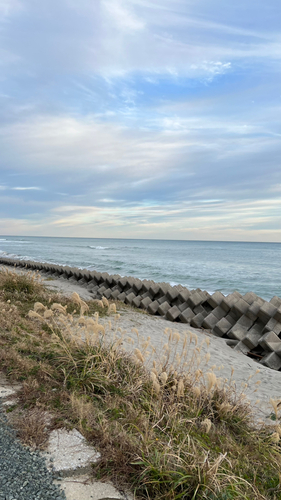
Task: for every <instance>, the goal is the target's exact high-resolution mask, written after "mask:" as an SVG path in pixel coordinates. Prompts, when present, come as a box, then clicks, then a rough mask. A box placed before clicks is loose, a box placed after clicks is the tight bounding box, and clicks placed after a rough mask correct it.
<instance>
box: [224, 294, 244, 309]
mask: <svg viewBox="0 0 281 500" xmlns="http://www.w3.org/2000/svg"><path fill="white" fill-rule="evenodd" d="M241 297H242V295H241V294H240V293H238V292H233V293H231V294H229V295H228V296H227V297H224V298H223V299H222V301H221V303H220V306H221V307H222V308H223V309H224V310H225V311H226V312H228V311H229V310H230V309H231V308H232V306H233V305H234V304H235V302H237V301H238V300H239V299H240V298H241Z"/></svg>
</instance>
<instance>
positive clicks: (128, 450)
mask: <svg viewBox="0 0 281 500" xmlns="http://www.w3.org/2000/svg"><path fill="white" fill-rule="evenodd" d="M2 278H3V279H2ZM25 279H27V278H25ZM28 279H32V278H31V277H29V278H28ZM9 280H10V281H11V276H9ZM12 281H14V280H12ZM3 283H4V284H3ZM27 290H29V288H28V287H26V288H23V290H22V291H20V290H19V287H17V288H16V290H15V292H14V295H13V293H12V292H11V291H10V290H8V291H7V287H6V281H5V280H4V277H3V276H0V302H1V303H0V308H1V310H2V315H1V319H0V362H1V366H2V369H3V370H4V371H5V372H6V374H7V375H8V376H9V377H10V378H11V379H13V380H19V381H22V383H23V388H22V390H21V391H20V393H19V403H18V404H17V408H16V409H15V410H13V411H12V412H11V415H14V414H16V415H17V414H19V418H18V422H20V425H19V424H18V425H19V429H20V431H19V432H20V434H21V436H22V438H23V439H25V440H26V442H28V444H31V443H32V442H33V443H35V444H36V446H41V445H42V443H43V444H44V443H45V442H46V433H45V427H44V425H43V420H42V419H43V413H42V414H37V413H36V411H37V410H38V407H40V410H41V411H43V410H48V411H51V413H52V414H53V415H54V419H53V426H55V427H58V426H66V427H68V428H72V427H75V428H77V429H79V430H80V432H82V433H83V435H84V436H85V437H86V438H87V439H88V440H89V441H90V442H91V443H93V444H94V446H95V447H96V448H98V449H99V450H100V452H101V455H102V458H101V460H100V462H99V463H98V464H96V465H95V468H94V469H93V474H94V475H95V477H96V478H110V479H111V480H112V481H113V482H115V483H116V484H118V485H119V486H120V485H121V486H126V485H127V486H129V487H130V488H132V489H133V490H134V491H135V495H136V498H139V499H141V498H146V499H153V500H161V499H165V500H180V499H182V500H192V499H199V500H201V499H202V500H203V499H209V500H213V499H218V500H230V499H246V500H264V499H268V500H278V499H280V498H281V490H280V482H279V481H280V475H281V454H280V445H279V442H278V436H279V434H280V435H281V427H280V426H279V415H278V414H277V415H276V420H275V421H274V422H272V427H271V428H266V427H263V428H256V427H255V425H254V420H253V415H252V414H251V410H250V408H249V406H248V405H247V404H246V403H245V400H244V399H243V398H242V397H241V396H242V395H239V394H237V392H236V389H235V387H234V385H231V384H230V385H227V384H225V383H224V384H222V383H219V381H218V380H217V378H216V376H215V374H214V373H212V372H211V371H210V372H209V375H208V376H207V377H203V375H202V372H200V365H199V364H198V363H199V362H198V363H197V361H198V358H199V356H200V350H201V347H200V346H197V351H195V352H196V353H197V354H196V355H195V357H194V358H192V359H191V361H190V362H189V364H188V365H187V366H186V365H185V352H188V351H189V350H190V349H191V348H193V347H194V343H196V342H197V340H196V339H195V337H194V334H193V335H192V334H190V335H188V334H187V335H186V337H185V339H184V346H185V347H184V349H182V350H180V355H178V357H176V358H175V359H174V361H173V364H174V366H172V365H171V361H172V360H171V354H170V347H172V346H173V347H175V346H177V345H180V344H178V343H179V342H180V339H179V335H178V334H176V333H173V332H170V331H168V332H165V333H166V336H167V341H168V342H167V346H168V347H166V348H165V352H164V358H163V359H162V365H161V366H160V364H157V363H155V364H154V368H153V369H152V372H150V371H148V369H147V368H146V364H145V356H146V354H145V352H146V350H147V349H148V347H149V346H148V344H149V342H144V343H143V342H140V344H139V346H138V348H137V349H135V351H134V352H133V353H132V354H128V353H125V352H124V351H123V350H122V341H123V336H122V333H118V332H117V330H116V327H114V328H110V325H108V327H104V326H102V325H101V324H100V323H99V317H100V315H102V314H103V315H104V316H105V317H106V315H108V313H109V311H110V305H108V303H107V301H106V300H105V301H104V303H103V305H102V304H101V303H88V304H86V303H85V302H83V301H81V300H80V299H79V297H78V296H77V295H76V296H74V297H73V299H72V300H68V299H62V298H61V299H60V298H59V297H58V296H57V295H54V294H51V293H50V292H47V291H46V290H45V289H44V288H43V286H42V285H41V284H40V283H35V284H34V288H33V289H32V287H30V291H29V292H27ZM7 297H9V298H7ZM39 299H40V300H39ZM8 301H9V302H8ZM32 301H33V302H32ZM31 302H32V308H30V309H33V312H32V313H30V314H27V313H25V311H26V310H27V308H28V307H29V306H30V304H31ZM58 302H60V303H61V306H63V308H62V307H61V306H59V305H58ZM34 304H35V305H34ZM108 306H109V307H108ZM112 314H113V316H112V315H111V316H109V318H110V317H111V319H112V322H113V323H114V324H115V321H114V308H113V313H112ZM117 325H118V323H117ZM147 333H148V335H149V332H147ZM197 355H198V358H197V357H196V356H197ZM143 360H144V362H143ZM163 360H164V361H163ZM176 362H177V364H175V363H176ZM176 368H177V370H176ZM34 412H35V413H34ZM34 421H35V422H37V423H38V425H37V426H35V425H34V426H32V425H31V424H30V423H31V422H34ZM15 422H16V418H15ZM24 423H26V425H24ZM15 425H16V424H15ZM33 428H34V434H35V435H34V436H33V437H32V429H33ZM32 440H33V441H32Z"/></svg>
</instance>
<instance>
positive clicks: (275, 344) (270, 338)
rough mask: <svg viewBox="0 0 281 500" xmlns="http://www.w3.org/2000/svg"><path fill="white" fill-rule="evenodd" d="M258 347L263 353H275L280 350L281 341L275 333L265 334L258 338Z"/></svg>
mask: <svg viewBox="0 0 281 500" xmlns="http://www.w3.org/2000/svg"><path fill="white" fill-rule="evenodd" d="M259 345H260V346H261V347H262V348H263V349H264V350H265V351H276V350H280V349H281V340H280V339H279V337H278V336H277V335H276V333H274V332H267V333H265V334H264V335H263V336H262V337H261V338H260V340H259Z"/></svg>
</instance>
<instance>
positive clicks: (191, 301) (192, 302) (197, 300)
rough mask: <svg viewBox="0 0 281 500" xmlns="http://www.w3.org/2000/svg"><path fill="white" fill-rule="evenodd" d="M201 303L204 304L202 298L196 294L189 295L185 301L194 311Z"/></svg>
mask: <svg viewBox="0 0 281 500" xmlns="http://www.w3.org/2000/svg"><path fill="white" fill-rule="evenodd" d="M202 302H204V298H203V297H202V296H201V295H200V294H199V293H198V292H194V293H191V294H190V296H189V297H188V299H187V305H188V306H189V307H190V308H191V309H194V307H196V306H200V304H202Z"/></svg>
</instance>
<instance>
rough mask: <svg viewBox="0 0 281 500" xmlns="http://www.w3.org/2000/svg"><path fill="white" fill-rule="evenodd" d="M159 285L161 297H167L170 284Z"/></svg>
mask: <svg viewBox="0 0 281 500" xmlns="http://www.w3.org/2000/svg"><path fill="white" fill-rule="evenodd" d="M158 285H159V296H160V297H162V296H163V295H166V293H167V291H168V290H169V288H170V287H171V285H169V284H168V283H158Z"/></svg>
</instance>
